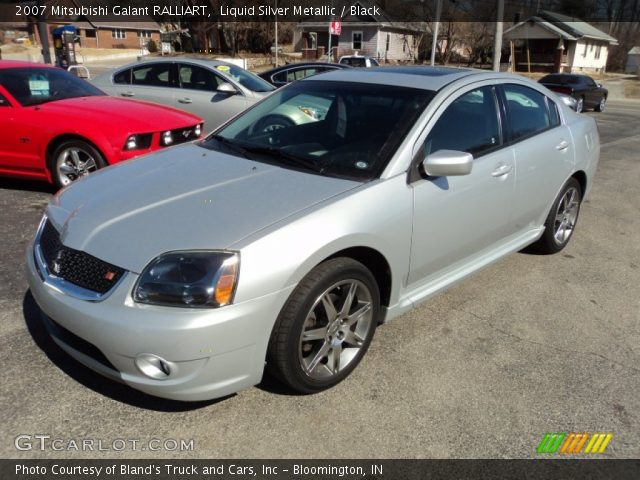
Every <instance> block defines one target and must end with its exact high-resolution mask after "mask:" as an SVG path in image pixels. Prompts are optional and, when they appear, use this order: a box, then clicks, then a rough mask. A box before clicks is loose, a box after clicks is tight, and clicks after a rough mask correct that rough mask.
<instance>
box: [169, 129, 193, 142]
mask: <svg viewBox="0 0 640 480" xmlns="http://www.w3.org/2000/svg"><path fill="white" fill-rule="evenodd" d="M171 136H172V137H173V143H172V144H171V145H179V144H180V143H186V142H191V141H192V140H196V139H197V138H198V136H197V135H196V132H195V127H190V128H178V129H177V130H171Z"/></svg>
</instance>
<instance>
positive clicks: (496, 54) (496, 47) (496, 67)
mask: <svg viewBox="0 0 640 480" xmlns="http://www.w3.org/2000/svg"><path fill="white" fill-rule="evenodd" d="M503 17H504V0H498V19H497V21H496V37H495V38H494V39H493V71H494V72H499V71H500V56H501V54H502V31H503V24H502V20H503Z"/></svg>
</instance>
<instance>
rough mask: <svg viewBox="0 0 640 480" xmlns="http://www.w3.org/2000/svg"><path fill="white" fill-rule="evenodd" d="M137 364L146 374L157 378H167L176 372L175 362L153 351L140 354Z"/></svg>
mask: <svg viewBox="0 0 640 480" xmlns="http://www.w3.org/2000/svg"><path fill="white" fill-rule="evenodd" d="M135 364H136V367H138V370H140V371H141V372H142V373H143V374H144V375H146V376H147V377H149V378H153V379H155V380H165V379H167V378H169V376H170V375H171V374H172V373H174V372H175V365H174V364H172V363H170V362H167V361H166V360H165V359H164V358H160V357H158V356H157V355H153V354H151V353H141V354H140V355H138V356H137V357H136V360H135Z"/></svg>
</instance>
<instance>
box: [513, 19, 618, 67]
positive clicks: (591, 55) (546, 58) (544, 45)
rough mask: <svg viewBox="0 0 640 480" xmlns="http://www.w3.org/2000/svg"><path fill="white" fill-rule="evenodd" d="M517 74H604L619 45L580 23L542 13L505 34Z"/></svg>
mask: <svg viewBox="0 0 640 480" xmlns="http://www.w3.org/2000/svg"><path fill="white" fill-rule="evenodd" d="M504 37H505V39H507V40H509V41H510V42H512V44H513V52H514V54H515V59H513V65H514V67H515V70H516V71H527V70H531V71H539V72H567V73H569V72H573V73H578V72H589V73H596V72H603V71H604V70H605V67H606V65H607V57H608V55H609V46H611V45H617V44H618V41H617V40H616V39H615V38H613V37H612V36H610V35H607V34H606V33H604V32H603V31H601V30H598V29H597V28H595V27H594V26H593V25H590V24H588V23H586V22H583V21H582V20H580V19H577V18H572V17H567V16H565V15H560V14H558V13H554V12H549V11H542V12H540V13H539V14H537V15H535V16H533V17H530V18H528V19H526V20H525V21H523V22H520V23H518V24H516V25H514V26H513V27H511V28H509V29H507V30H506V31H505V32H504Z"/></svg>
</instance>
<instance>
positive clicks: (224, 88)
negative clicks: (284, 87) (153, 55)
mask: <svg viewBox="0 0 640 480" xmlns="http://www.w3.org/2000/svg"><path fill="white" fill-rule="evenodd" d="M91 81H92V83H93V84H94V85H96V86H97V87H98V88H100V89H101V90H103V91H105V92H106V93H108V94H109V95H114V96H122V97H128V98H136V99H138V100H147V101H149V102H155V103H161V104H163V105H169V106H171V107H175V108H179V109H181V110H186V111H187V112H191V113H193V114H196V115H198V116H199V117H202V118H204V121H205V124H204V127H205V129H206V130H207V131H211V130H213V129H214V128H216V127H218V126H220V125H222V124H223V123H224V122H226V121H227V120H229V119H230V118H231V117H233V116H235V115H236V114H237V113H239V112H241V111H242V110H244V109H245V108H247V107H249V106H250V105H253V104H254V103H255V102H257V101H259V100H262V99H263V98H264V97H265V96H266V95H267V94H269V93H270V92H272V91H273V90H274V89H275V87H273V85H271V84H270V83H268V82H266V81H265V80H263V79H262V78H260V77H258V76H257V75H254V74H253V73H251V72H248V71H247V70H245V69H244V68H241V67H239V66H237V65H234V64H231V63H227V62H223V61H219V60H204V59H196V58H186V57H173V58H163V59H157V60H145V61H141V62H137V63H133V64H129V65H126V66H124V67H120V68H118V69H117V70H115V71H113V72H109V73H105V74H103V75H100V76H98V77H96V78H95V79H93V80H91Z"/></svg>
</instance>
